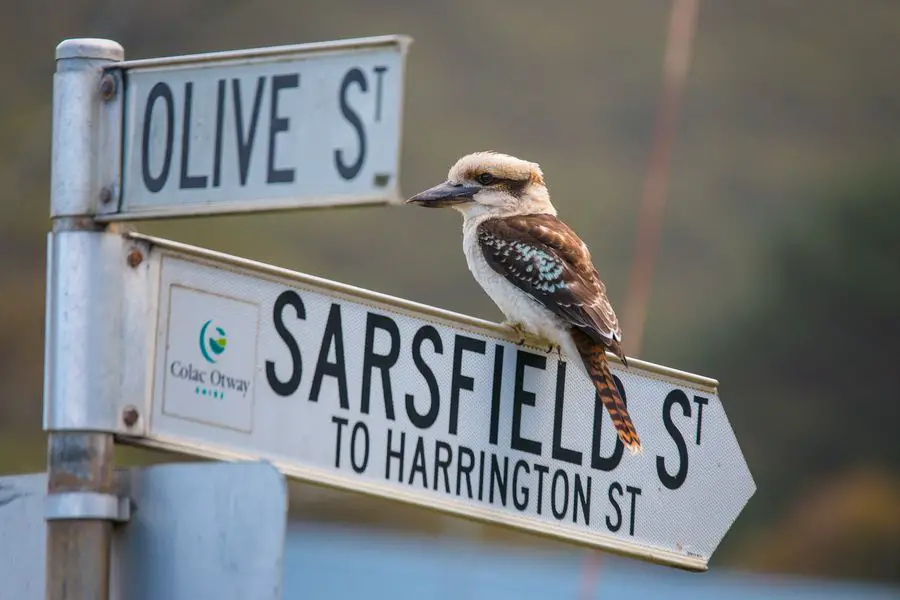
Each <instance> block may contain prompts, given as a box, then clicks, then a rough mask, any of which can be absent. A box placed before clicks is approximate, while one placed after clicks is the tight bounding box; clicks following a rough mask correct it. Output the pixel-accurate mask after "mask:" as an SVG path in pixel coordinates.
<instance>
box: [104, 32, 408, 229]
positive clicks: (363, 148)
mask: <svg viewBox="0 0 900 600" xmlns="http://www.w3.org/2000/svg"><path fill="white" fill-rule="evenodd" d="M408 42H409V40H408V38H405V37H403V36H384V37H375V38H364V39H357V40H346V41H338V42H325V43H315V44H302V45H294V46H280V47H271V48H261V49H254V50H240V51H232V52H218V53H211V54H198V55H192V56H178V57H172V58H154V59H149V60H136V61H127V62H121V63H117V64H115V65H113V66H111V67H109V68H108V69H107V73H108V75H109V76H110V77H112V79H111V80H110V81H109V82H108V83H107V85H108V88H107V89H108V90H121V92H122V93H115V92H114V91H111V92H110V95H112V96H113V97H112V98H111V99H110V101H109V102H108V103H107V104H106V105H104V110H105V111H106V112H107V113H117V114H121V118H120V119H115V118H112V120H113V121H114V122H116V123H123V124H124V125H122V126H121V127H122V128H121V133H120V135H121V139H120V141H119V144H120V145H121V156H122V158H121V161H122V162H121V180H120V181H116V176H117V171H116V170H115V169H112V170H108V171H107V172H108V178H109V179H110V181H107V182H105V183H106V185H107V189H116V190H120V191H121V195H120V197H119V198H118V200H119V201H118V202H112V201H110V202H108V203H106V204H105V205H103V206H101V207H100V215H99V217H98V218H100V219H101V220H104V219H105V220H111V219H134V218H149V217H172V216H179V215H187V214H214V213H234V212H250V211H252V212H258V211H264V210H272V209H286V208H301V207H313V206H333V205H349V204H366V203H385V202H392V201H397V200H398V199H399V196H400V194H399V186H398V180H399V173H398V170H399V159H400V131H401V119H402V100H403V82H404V68H405V59H406V50H407V46H408ZM101 122H105V120H104V119H101ZM115 128H116V126H115V125H111V126H110V130H111V131H110V133H109V135H111V136H115V135H116V134H117V133H119V132H118V131H116V130H115ZM116 145H117V144H116V141H115V140H113V141H110V142H109V144H108V148H109V153H110V155H111V156H109V157H108V159H109V161H110V162H115V161H117V158H118V157H117V156H112V155H115V154H116V152H115V150H116ZM111 196H113V195H112V194H110V195H108V196H107V198H110V197H111Z"/></svg>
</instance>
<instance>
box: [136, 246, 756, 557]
mask: <svg viewBox="0 0 900 600" xmlns="http://www.w3.org/2000/svg"><path fill="white" fill-rule="evenodd" d="M129 244H131V245H134V246H135V248H136V249H135V250H132V252H138V253H139V255H140V256H142V257H143V261H142V262H141V264H140V267H139V269H138V270H139V271H140V273H141V274H142V276H143V277H145V278H146V279H145V281H144V283H142V284H140V286H137V287H135V289H134V291H133V292H132V291H129V290H126V293H125V298H126V302H133V303H137V305H138V306H141V307H142V308H140V309H131V308H127V309H126V311H125V312H126V315H129V316H128V317H127V319H126V321H128V320H129V319H133V321H130V322H132V323H139V322H143V321H141V319H145V318H146V315H150V316H151V317H152V321H151V323H150V324H149V325H146V329H145V331H144V333H143V334H140V333H134V335H133V338H132V339H131V340H130V346H131V347H132V348H134V347H139V346H140V343H139V342H140V340H139V339H137V338H140V337H141V335H143V336H144V337H146V338H147V339H148V340H149V341H148V342H147V347H148V348H150V350H149V352H150V354H151V356H150V357H140V356H138V355H137V354H135V355H134V356H135V358H134V360H133V361H131V363H132V364H133V368H134V369H136V370H140V371H143V369H144V365H150V366H151V369H150V373H149V375H148V377H150V378H151V381H148V382H138V383H134V384H132V385H133V386H134V387H133V388H132V389H133V390H137V389H146V390H148V392H147V398H146V401H145V403H144V405H143V406H142V407H139V411H140V412H141V413H142V414H143V415H144V418H141V419H140V420H139V421H138V422H136V423H133V426H132V428H131V430H130V433H129V435H130V436H131V441H132V442H134V443H137V444H142V445H148V446H154V447H160V448H164V449H170V450H175V451H180V452H186V453H189V454H192V455H198V456H206V457H210V458H217V459H248V458H252V459H264V460H267V461H271V462H272V463H273V464H274V465H276V466H277V467H278V468H279V469H280V470H281V471H282V472H284V473H285V474H287V475H289V476H292V477H296V478H299V479H302V480H306V481H310V482H315V483H319V484H325V485H328V486H334V487H338V488H343V489H346V490H351V491H357V492H363V493H367V494H372V495H375V496H381V497H384V498H388V499H392V500H399V501H404V502H408V503H411V504H416V505H419V506H423V507H427V508H433V509H438V510H441V511H445V512H448V513H452V514H456V515H460V516H464V517H469V518H472V519H476V520H481V521H485V522H490V523H496V524H502V525H507V526H511V527H515V528H518V529H522V530H526V531H530V532H534V533H539V534H544V535H549V536H554V537H557V538H560V539H564V540H568V541H573V542H580V543H583V544H587V545H589V546H594V547H598V548H603V549H607V550H610V551H613V552H618V553H622V554H626V555H630V556H634V557H639V558H643V559H646V560H650V561H653V562H658V563H663V564H669V565H674V566H679V567H682V568H686V569H692V570H704V569H706V568H707V562H708V560H709V558H710V556H711V555H712V553H713V551H714V550H715V548H716V546H717V545H718V544H719V542H720V541H721V539H722V537H723V536H724V535H725V533H726V531H727V530H728V529H729V528H730V527H731V524H732V522H733V521H734V519H735V518H736V517H737V515H738V514H739V513H740V511H741V509H742V508H743V506H744V505H745V504H746V502H747V501H748V500H749V498H750V496H751V495H752V494H753V493H754V491H755V484H754V481H753V478H752V476H751V474H750V472H749V470H748V468H747V465H746V463H745V461H744V458H743V456H742V454H741V450H740V448H739V446H738V443H737V441H736V440H735V436H734V433H733V432H732V429H731V426H730V425H729V423H728V420H727V418H726V416H725V412H724V409H723V406H722V403H721V401H720V400H719V397H718V392H717V383H716V382H715V381H714V380H712V379H708V378H705V377H700V376H696V375H691V374H688V373H683V372H680V371H675V370H673V369H669V368H666V367H660V366H657V365H653V364H649V363H646V362H642V361H639V360H631V361H630V367H629V368H628V369H625V368H624V367H622V366H621V365H619V364H617V363H615V364H614V365H613V373H614V374H615V376H616V377H617V378H618V382H619V383H620V384H621V389H622V392H623V396H624V397H625V399H626V402H627V403H628V406H629V410H630V412H631V414H632V416H633V420H634V422H635V425H636V427H637V430H638V431H639V432H640V435H641V439H642V442H643V447H644V454H643V455H636V456H631V455H629V454H628V453H625V452H624V451H623V450H624V449H623V446H622V444H621V442H620V441H619V440H618V438H617V437H616V435H615V432H614V430H613V427H612V423H611V421H610V420H609V416H608V414H607V413H606V412H605V410H604V409H603V408H602V404H601V403H600V402H599V401H598V400H597V399H596V397H595V394H594V391H593V387H592V386H591V384H590V382H589V381H588V379H587V377H586V376H585V375H583V374H582V373H581V371H580V370H579V369H578V368H576V366H575V365H574V364H569V363H567V362H564V361H561V360H559V359H558V358H557V356H556V355H555V354H547V353H546V352H545V351H544V350H541V349H539V348H538V346H537V345H534V346H530V345H525V346H522V347H518V346H516V344H515V343H513V342H512V341H511V339H512V338H511V336H510V333H509V332H508V331H507V330H506V329H505V328H503V327H501V326H499V325H496V324H492V323H488V322H485V321H481V320H478V319H474V318H471V317H466V316H463V315H459V314H455V313H451V312H448V311H444V310H441V309H437V308H433V307H429V306H424V305H420V304H416V303H413V302H408V301H405V300H400V299H397V298H393V297H389V296H385V295H382V294H377V293H374V292H370V291H366V290H361V289H358V288H353V287H349V286H346V285H342V284H339V283H335V282H332V281H327V280H323V279H319V278H316V277H311V276H308V275H303V274H300V273H295V272H291V271H287V270H284V269H279V268H276V267H272V266H268V265H264V264H260V263H255V262H252V261H248V260H245V259H240V258H235V257H230V256H226V255H222V254H218V253H215V252H211V251H208V250H204V249H200V248H194V247H190V246H186V245H182V244H177V243H173V242H168V241H165V240H159V239H155V238H149V237H145V236H139V235H131V236H130V241H129ZM144 302H149V304H146V305H145V304H141V303H144ZM125 329H126V332H128V331H132V332H140V331H142V329H141V326H133V325H128V324H127V323H126V326H125ZM126 378H127V377H126ZM122 395H123V397H126V398H129V397H130V398H132V401H134V400H133V399H134V398H135V396H136V395H138V392H133V391H132V392H128V393H126V392H123V394H122Z"/></svg>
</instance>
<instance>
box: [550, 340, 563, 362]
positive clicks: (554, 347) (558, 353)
mask: <svg viewBox="0 0 900 600" xmlns="http://www.w3.org/2000/svg"><path fill="white" fill-rule="evenodd" d="M554 350H556V356H557V358H562V347H561V346H560V345H559V344H554V343H553V342H549V343H548V344H547V354H550V353H551V352H553V351H554Z"/></svg>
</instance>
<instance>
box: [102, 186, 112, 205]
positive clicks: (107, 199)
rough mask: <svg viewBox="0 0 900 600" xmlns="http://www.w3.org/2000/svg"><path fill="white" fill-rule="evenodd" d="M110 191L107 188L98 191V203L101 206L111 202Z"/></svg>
mask: <svg viewBox="0 0 900 600" xmlns="http://www.w3.org/2000/svg"><path fill="white" fill-rule="evenodd" d="M112 197H113V194H112V190H111V189H109V187H104V188H103V189H101V190H100V202H101V203H103V204H109V203H110V202H112Z"/></svg>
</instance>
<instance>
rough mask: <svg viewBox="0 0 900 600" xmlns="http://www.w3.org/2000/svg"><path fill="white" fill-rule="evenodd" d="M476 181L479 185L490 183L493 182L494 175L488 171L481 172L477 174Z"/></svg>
mask: <svg viewBox="0 0 900 600" xmlns="http://www.w3.org/2000/svg"><path fill="white" fill-rule="evenodd" d="M478 183H480V184H481V185H491V184H492V183H494V176H493V175H491V174H490V173H482V174H481V175H479V176H478Z"/></svg>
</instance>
